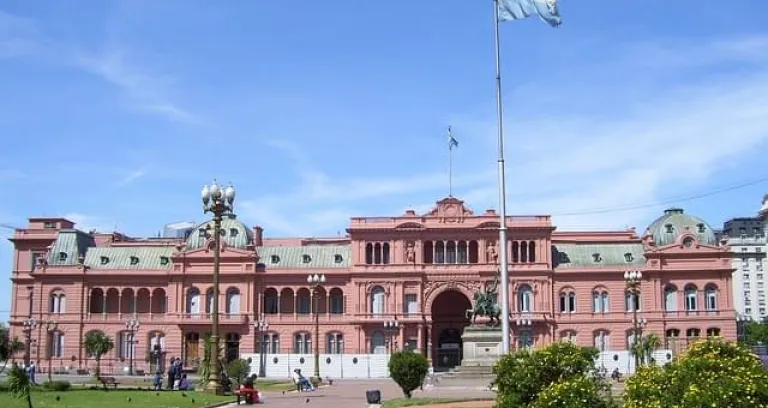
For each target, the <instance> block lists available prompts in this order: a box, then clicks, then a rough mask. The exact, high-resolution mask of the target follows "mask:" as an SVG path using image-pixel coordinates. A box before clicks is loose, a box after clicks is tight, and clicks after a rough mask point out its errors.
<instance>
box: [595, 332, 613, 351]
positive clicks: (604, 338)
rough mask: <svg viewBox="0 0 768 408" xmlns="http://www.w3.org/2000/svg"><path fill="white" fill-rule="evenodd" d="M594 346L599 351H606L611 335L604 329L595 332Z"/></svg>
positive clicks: (609, 345) (609, 346) (609, 344)
mask: <svg viewBox="0 0 768 408" xmlns="http://www.w3.org/2000/svg"><path fill="white" fill-rule="evenodd" d="M595 348H596V349H598V350H599V351H608V350H610V348H611V337H610V335H609V334H608V331H606V330H598V331H596V332H595Z"/></svg>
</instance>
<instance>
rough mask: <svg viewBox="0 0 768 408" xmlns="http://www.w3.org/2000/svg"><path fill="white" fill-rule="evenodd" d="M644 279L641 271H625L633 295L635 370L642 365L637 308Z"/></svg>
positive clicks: (626, 280) (625, 278)
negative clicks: (638, 350) (638, 351)
mask: <svg viewBox="0 0 768 408" xmlns="http://www.w3.org/2000/svg"><path fill="white" fill-rule="evenodd" d="M642 279H643V272H641V271H626V272H624V281H625V282H626V283H627V290H628V291H629V293H630V294H631V295H632V297H631V298H630V299H631V306H632V335H633V339H634V340H633V342H632V347H633V348H634V349H635V350H630V351H631V352H632V354H633V355H634V356H635V370H637V369H638V367H640V355H639V353H637V349H638V347H639V344H640V332H639V325H640V322H639V321H638V320H637V309H639V308H640V298H639V296H640V284H641V282H642Z"/></svg>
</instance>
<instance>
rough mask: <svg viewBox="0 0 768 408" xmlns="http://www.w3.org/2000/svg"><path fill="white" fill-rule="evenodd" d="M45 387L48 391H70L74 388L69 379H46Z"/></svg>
mask: <svg viewBox="0 0 768 408" xmlns="http://www.w3.org/2000/svg"><path fill="white" fill-rule="evenodd" d="M43 389H44V390H48V391H69V390H70V389H72V384H70V382H69V381H59V380H54V381H46V382H44V383H43Z"/></svg>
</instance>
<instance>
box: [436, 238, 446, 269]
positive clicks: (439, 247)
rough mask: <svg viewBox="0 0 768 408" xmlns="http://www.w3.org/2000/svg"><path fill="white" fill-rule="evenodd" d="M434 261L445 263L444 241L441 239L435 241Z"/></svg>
mask: <svg viewBox="0 0 768 408" xmlns="http://www.w3.org/2000/svg"><path fill="white" fill-rule="evenodd" d="M435 263H436V264H441V263H445V243H444V242H443V241H437V242H435Z"/></svg>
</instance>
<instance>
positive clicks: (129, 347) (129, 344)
mask: <svg viewBox="0 0 768 408" xmlns="http://www.w3.org/2000/svg"><path fill="white" fill-rule="evenodd" d="M118 342H119V343H118V350H117V357H118V358H122V359H130V358H131V356H133V358H134V359H135V358H136V341H134V338H133V335H132V334H131V332H130V331H121V332H120V333H118Z"/></svg>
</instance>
